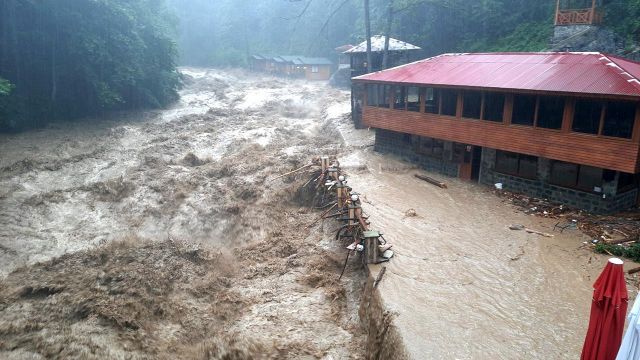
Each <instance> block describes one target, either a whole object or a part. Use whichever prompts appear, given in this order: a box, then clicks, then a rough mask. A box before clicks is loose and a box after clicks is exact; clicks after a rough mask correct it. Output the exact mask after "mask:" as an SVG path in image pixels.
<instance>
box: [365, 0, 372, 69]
mask: <svg viewBox="0 0 640 360" xmlns="http://www.w3.org/2000/svg"><path fill="white" fill-rule="evenodd" d="M364 26H365V29H366V33H367V72H368V73H370V72H373V70H372V64H371V19H370V16H369V0H364Z"/></svg>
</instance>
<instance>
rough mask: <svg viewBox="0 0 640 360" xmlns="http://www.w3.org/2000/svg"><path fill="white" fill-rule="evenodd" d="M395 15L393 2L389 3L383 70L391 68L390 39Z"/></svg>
mask: <svg viewBox="0 0 640 360" xmlns="http://www.w3.org/2000/svg"><path fill="white" fill-rule="evenodd" d="M393 15H394V12H393V1H389V7H388V9H387V26H386V28H385V30H384V54H383V55H382V69H386V68H388V67H389V37H390V36H391V26H392V25H393Z"/></svg>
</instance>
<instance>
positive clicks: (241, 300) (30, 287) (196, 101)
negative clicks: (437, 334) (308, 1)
mask: <svg viewBox="0 0 640 360" xmlns="http://www.w3.org/2000/svg"><path fill="white" fill-rule="evenodd" d="M183 73H184V74H186V75H187V83H186V87H185V89H184V90H183V91H182V92H181V100H180V102H179V103H178V104H176V105H175V106H174V107H173V108H172V109H169V110H163V111H156V112H150V113H142V114H141V113H132V114H118V115H114V120H113V121H110V120H103V121H86V122H83V123H79V124H68V123H60V124H53V125H51V126H49V127H48V128H46V129H42V130H38V131H31V132H26V133H22V134H18V135H0V154H2V156H1V158H0V224H1V226H0V273H1V275H2V277H4V280H3V281H0V336H1V337H2V339H1V340H0V358H15V359H21V358H33V359H40V358H83V359H84V358H90V359H94V358H95V359H101V358H132V359H173V358H175V354H178V353H179V354H182V355H183V356H184V357H185V358H195V359H207V358H211V359H217V358H230V357H229V356H235V358H246V357H253V358H258V357H257V355H264V356H263V357H260V358H269V359H281V358H282V359H301V358H302V359H304V358H307V359H314V358H327V359H346V358H356V359H357V358H362V357H363V354H364V347H363V346H362V342H363V341H364V339H365V336H364V334H363V332H362V331H361V329H360V328H359V325H358V318H357V316H356V313H357V306H358V303H359V297H360V293H361V291H360V290H361V285H362V282H363V277H362V272H360V271H356V270H351V271H350V272H349V274H350V276H349V277H348V278H343V279H342V281H341V282H338V281H337V274H338V273H339V271H340V269H341V266H342V263H341V260H337V259H339V258H340V259H341V258H342V256H343V255H344V250H342V249H340V248H338V245H337V244H335V243H334V242H332V240H331V239H332V235H331V234H325V233H324V232H323V230H322V227H320V226H319V224H317V222H316V221H315V219H316V218H317V216H318V213H317V212H315V211H313V210H312V209H310V208H309V205H311V204H307V203H305V199H304V198H300V197H298V196H297V189H298V188H299V187H300V186H302V184H303V183H305V182H307V180H308V178H309V177H311V176H313V177H317V176H318V175H317V174H312V173H310V172H302V173H300V174H299V175H296V176H288V177H285V178H279V179H275V178H276V176H277V175H279V174H282V173H285V172H288V171H290V170H292V169H296V168H298V167H300V166H302V165H305V164H308V163H309V162H310V161H312V159H313V158H314V157H316V156H317V155H320V154H335V153H336V152H337V151H338V149H340V148H341V147H342V146H343V145H342V141H341V140H340V137H339V134H337V132H335V130H332V126H331V123H330V121H329V120H328V118H327V114H326V108H327V107H328V106H329V105H330V104H331V103H332V102H333V101H334V100H333V99H334V98H340V99H341V100H340V101H344V99H348V97H346V96H345V93H344V92H340V91H336V90H332V89H330V88H329V87H328V86H327V85H326V84H323V83H308V82H305V81H301V80H300V81H298V80H295V81H294V80H283V79H275V78H272V77H260V76H256V75H250V74H246V73H244V72H241V71H215V70H206V69H183ZM342 115H343V114H342ZM314 224H315V225H314ZM97 245H101V246H99V247H97V248H96V246H97ZM63 254H64V255H63ZM61 255H62V256H61ZM225 356H227V357H225Z"/></svg>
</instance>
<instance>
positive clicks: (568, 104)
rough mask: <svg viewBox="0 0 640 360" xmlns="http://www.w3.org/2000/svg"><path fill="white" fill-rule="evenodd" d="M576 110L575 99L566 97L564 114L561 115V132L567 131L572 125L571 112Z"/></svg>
mask: <svg viewBox="0 0 640 360" xmlns="http://www.w3.org/2000/svg"><path fill="white" fill-rule="evenodd" d="M575 110H576V99H575V98H567V99H566V100H565V102H564V114H563V117H562V128H561V129H562V132H564V133H569V132H571V128H572V127H573V114H575Z"/></svg>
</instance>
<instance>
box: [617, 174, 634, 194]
mask: <svg viewBox="0 0 640 360" xmlns="http://www.w3.org/2000/svg"><path fill="white" fill-rule="evenodd" d="M637 181H638V177H637V176H636V175H635V174H627V173H623V172H621V173H620V176H619V177H618V193H622V192H623V191H627V190H630V189H632V188H635V187H636V184H637Z"/></svg>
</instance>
